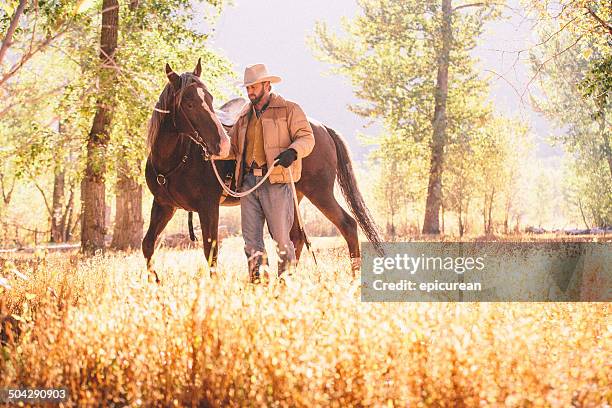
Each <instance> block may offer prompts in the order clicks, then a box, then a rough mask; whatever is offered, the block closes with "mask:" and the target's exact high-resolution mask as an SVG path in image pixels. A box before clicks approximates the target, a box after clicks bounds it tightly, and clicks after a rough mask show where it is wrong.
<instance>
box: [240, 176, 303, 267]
mask: <svg viewBox="0 0 612 408" xmlns="http://www.w3.org/2000/svg"><path fill="white" fill-rule="evenodd" d="M261 179H262V177H258V176H254V175H253V174H245V176H244V180H243V182H242V187H241V191H245V190H248V189H250V188H251V187H253V186H254V185H255V184H257V183H258V182H259V181H260V180H261ZM294 207H295V206H294V203H293V193H292V191H291V185H289V184H286V183H275V184H271V183H270V181H269V180H266V181H265V182H264V183H263V184H262V185H261V186H259V188H258V189H256V190H255V191H253V192H252V193H251V194H249V195H247V196H246V197H242V198H241V199H240V218H241V221H242V236H243V238H244V244H245V245H244V252H245V253H246V256H247V258H248V259H249V272H253V270H254V269H258V267H259V266H260V265H262V264H267V255H266V248H265V246H264V240H263V227H264V221H265V222H266V223H267V224H268V231H269V232H270V235H271V236H272V238H273V239H274V241H276V246H277V248H276V249H277V252H278V257H279V263H278V273H279V275H280V274H281V273H283V272H284V271H285V270H286V269H287V268H288V267H289V266H291V265H292V264H295V248H294V247H293V242H291V239H290V237H289V233H290V231H291V226H292V225H293V217H294Z"/></svg>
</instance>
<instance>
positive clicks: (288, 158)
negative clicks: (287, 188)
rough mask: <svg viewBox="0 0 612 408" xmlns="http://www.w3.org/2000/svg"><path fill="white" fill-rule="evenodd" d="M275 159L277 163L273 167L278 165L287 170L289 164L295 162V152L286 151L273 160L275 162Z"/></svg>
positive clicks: (293, 150) (292, 150) (291, 150)
mask: <svg viewBox="0 0 612 408" xmlns="http://www.w3.org/2000/svg"><path fill="white" fill-rule="evenodd" d="M276 159H278V162H277V163H276V164H275V165H274V167H276V166H278V165H279V164H280V165H281V166H283V167H285V168H287V167H289V166H291V163H293V162H294V161H296V160H297V152H296V151H295V149H287V150H285V151H284V152H282V153H281V154H279V155H278V156H276V157H275V158H274V160H275V161H276Z"/></svg>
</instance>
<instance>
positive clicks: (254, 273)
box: [249, 255, 268, 283]
mask: <svg viewBox="0 0 612 408" xmlns="http://www.w3.org/2000/svg"><path fill="white" fill-rule="evenodd" d="M267 264H268V261H267V259H266V257H265V256H264V255H254V256H251V257H250V258H249V280H250V282H251V283H260V282H261V278H262V276H261V270H260V269H261V266H263V265H267Z"/></svg>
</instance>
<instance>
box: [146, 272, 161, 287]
mask: <svg viewBox="0 0 612 408" xmlns="http://www.w3.org/2000/svg"><path fill="white" fill-rule="evenodd" d="M148 280H149V283H156V284H158V285H159V284H160V283H161V281H160V280H159V276H157V272H155V271H153V270H150V271H149V275H148Z"/></svg>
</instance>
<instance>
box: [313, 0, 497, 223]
mask: <svg viewBox="0 0 612 408" xmlns="http://www.w3.org/2000/svg"><path fill="white" fill-rule="evenodd" d="M358 4H359V6H360V8H361V11H362V14H361V15H359V16H357V17H356V18H355V19H354V20H353V21H345V23H344V24H343V27H344V29H345V31H346V32H347V33H348V35H349V36H348V38H342V37H339V36H338V35H334V34H331V33H330V32H329V30H328V29H327V27H326V26H325V24H322V23H319V24H317V26H316V28H315V37H313V39H311V43H312V45H313V47H314V48H315V50H316V51H317V52H318V56H319V58H321V59H322V60H324V61H327V62H330V63H332V64H334V65H335V66H336V67H335V69H334V71H335V72H338V73H340V74H343V75H346V76H348V77H349V78H351V80H352V83H353V86H354V87H355V89H356V90H355V94H356V96H357V97H359V98H360V99H362V100H364V101H365V103H364V104H358V105H356V106H351V109H352V110H353V111H354V112H356V113H357V114H360V115H362V116H365V117H371V118H381V119H383V121H384V123H385V125H386V126H387V127H388V128H389V129H391V131H393V132H397V133H398V134H399V135H401V136H402V137H403V138H404V139H406V140H407V141H409V143H426V144H427V145H428V146H429V151H430V153H429V160H430V163H429V181H428V187H427V190H428V193H427V201H426V209H425V218H424V222H423V232H424V233H434V234H437V233H439V232H440V225H439V211H440V206H441V199H442V189H441V187H442V184H441V183H442V175H443V170H444V150H445V147H446V146H447V144H448V141H449V139H450V138H452V137H454V135H455V134H456V132H458V130H459V128H460V127H461V126H466V125H468V123H470V122H478V121H482V116H483V115H486V114H487V113H486V112H485V109H483V108H482V106H476V107H475V106H466V105H464V104H463V98H464V97H468V98H469V97H470V96H472V95H481V98H480V100H481V101H482V100H484V99H485V98H484V97H482V95H484V94H485V91H486V84H485V83H484V81H482V80H479V79H478V78H477V75H476V71H475V69H474V62H475V60H474V59H473V58H472V57H471V56H470V55H469V52H470V50H471V49H473V48H474V46H475V44H476V39H477V38H478V36H479V35H480V34H481V32H482V28H483V25H484V23H485V22H486V21H488V20H490V19H492V18H496V17H497V16H498V14H499V13H498V11H497V7H496V6H495V3H492V2H479V3H473V4H472V3H470V4H461V5H455V7H454V8H453V4H452V2H451V1H450V0H442V1H441V2H440V1H433V0H429V1H414V0H411V1H408V0H404V1H390V0H360V1H358ZM472 10H475V11H474V12H472ZM472 108H475V109H472Z"/></svg>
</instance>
